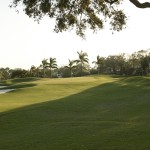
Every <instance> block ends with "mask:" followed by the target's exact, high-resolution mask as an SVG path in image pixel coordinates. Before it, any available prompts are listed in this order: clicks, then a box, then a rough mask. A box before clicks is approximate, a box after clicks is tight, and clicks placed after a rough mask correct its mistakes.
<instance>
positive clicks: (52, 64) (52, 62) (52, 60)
mask: <svg viewBox="0 0 150 150" xmlns="http://www.w3.org/2000/svg"><path fill="white" fill-rule="evenodd" d="M48 67H49V68H50V77H51V78H52V69H54V68H57V63H56V58H52V57H50V59H49V63H48Z"/></svg>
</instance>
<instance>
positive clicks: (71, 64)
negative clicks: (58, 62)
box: [65, 59, 76, 77]
mask: <svg viewBox="0 0 150 150" xmlns="http://www.w3.org/2000/svg"><path fill="white" fill-rule="evenodd" d="M75 62H76V61H75V60H70V59H69V64H68V66H65V68H67V69H69V70H70V77H72V70H73V69H74V68H75V67H76V65H74V64H75Z"/></svg>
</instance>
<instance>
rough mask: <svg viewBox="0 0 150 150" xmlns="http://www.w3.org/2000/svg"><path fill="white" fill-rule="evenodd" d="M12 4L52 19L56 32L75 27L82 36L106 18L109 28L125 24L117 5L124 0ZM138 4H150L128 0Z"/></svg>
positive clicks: (50, 0) (40, 0) (26, 0)
mask: <svg viewBox="0 0 150 150" xmlns="http://www.w3.org/2000/svg"><path fill="white" fill-rule="evenodd" d="M12 1H13V2H12V5H11V7H17V6H18V5H19V4H20V5H22V6H23V9H24V11H25V13H26V14H27V15H28V16H29V17H32V18H34V19H35V20H37V21H39V20H41V19H42V17H43V16H45V15H46V16H49V17H50V18H53V19H55V23H56V24H55V28H54V31H55V32H62V31H66V30H71V29H75V30H76V33H77V35H79V36H82V37H83V36H84V33H85V30H86V29H87V28H90V29H92V30H93V31H97V30H98V29H102V28H103V27H104V25H105V24H104V23H105V22H109V24H110V28H111V29H112V30H117V31H120V30H122V29H123V28H124V27H125V25H126V15H125V14H124V12H123V10H121V9H119V5H120V4H121V3H122V1H123V0H12ZM129 1H130V2H131V3H133V4H134V5H135V6H136V7H138V8H149V7H150V3H149V2H145V3H140V2H139V1H138V0H129Z"/></svg>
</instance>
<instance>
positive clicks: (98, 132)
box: [0, 76, 150, 150]
mask: <svg viewBox="0 0 150 150" xmlns="http://www.w3.org/2000/svg"><path fill="white" fill-rule="evenodd" d="M5 84H7V85H9V88H13V89H14V88H15V89H16V90H15V91H12V92H10V93H6V94H1V95H0V150H150V78H149V77H110V76H91V77H82V78H68V79H35V78H28V79H18V80H17V79H15V80H9V81H7V82H6V83H5Z"/></svg>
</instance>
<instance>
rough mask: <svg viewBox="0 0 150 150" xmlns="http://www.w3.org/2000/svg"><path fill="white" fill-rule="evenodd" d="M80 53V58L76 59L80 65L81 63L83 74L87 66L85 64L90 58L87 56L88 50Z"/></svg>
mask: <svg viewBox="0 0 150 150" xmlns="http://www.w3.org/2000/svg"><path fill="white" fill-rule="evenodd" d="M77 53H78V56H79V59H77V60H76V63H77V64H78V65H80V68H81V75H82V74H83V69H84V68H85V64H86V63H87V64H88V62H89V59H88V58H87V57H88V54H87V53H86V52H83V51H81V52H77Z"/></svg>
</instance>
